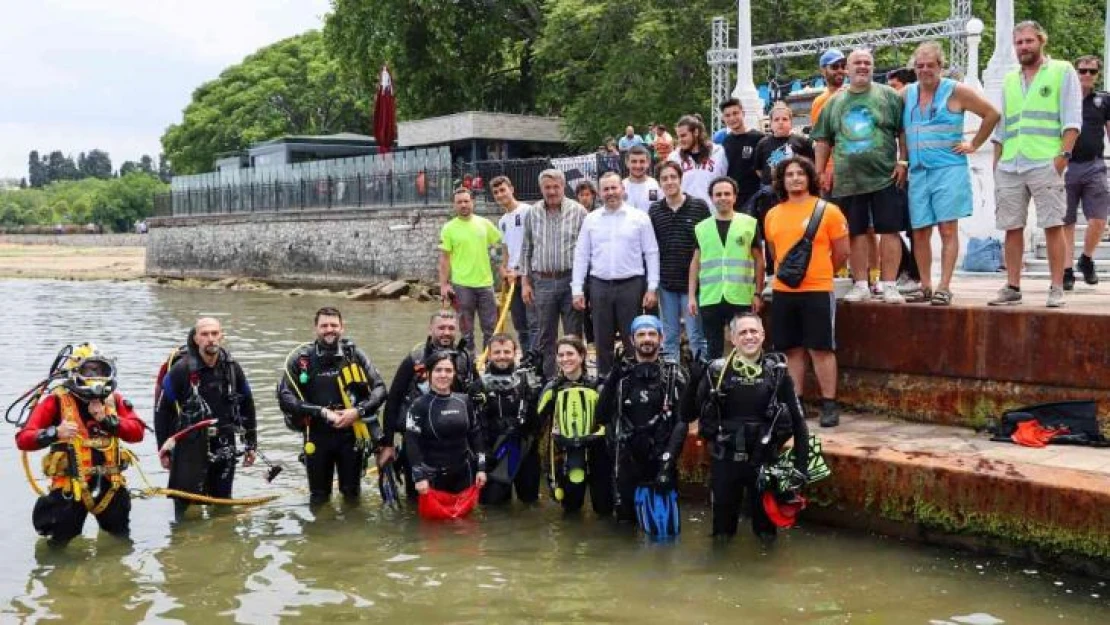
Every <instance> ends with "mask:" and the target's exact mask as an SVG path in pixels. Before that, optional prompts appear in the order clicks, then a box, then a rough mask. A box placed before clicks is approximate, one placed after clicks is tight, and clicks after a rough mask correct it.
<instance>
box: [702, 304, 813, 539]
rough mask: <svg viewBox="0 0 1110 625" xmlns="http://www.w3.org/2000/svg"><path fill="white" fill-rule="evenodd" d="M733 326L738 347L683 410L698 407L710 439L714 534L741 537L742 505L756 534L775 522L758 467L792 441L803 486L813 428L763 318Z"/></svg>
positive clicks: (795, 479) (741, 319)
mask: <svg viewBox="0 0 1110 625" xmlns="http://www.w3.org/2000/svg"><path fill="white" fill-rule="evenodd" d="M729 331H730V340H731V341H732V344H733V345H734V346H735V347H734V348H733V350H732V352H730V353H729V355H728V356H727V357H725V358H719V359H717V360H714V361H713V362H711V363H709V365H708V366H707V367H706V368H705V371H704V372H703V374H702V375H701V380H700V382H699V383H698V387H697V389H698V390H697V393H696V396H695V397H694V398H693V402H692V403H691V404H689V405H687V406H685V407H684V409H686V410H699V411H700V419H699V420H698V434H699V435H700V436H701V437H702V438H704V439H706V440H707V442H708V443H709V454H710V457H711V462H710V472H709V488H710V491H711V494H712V507H713V535H714V536H734V535H735V534H736V529H737V526H738V524H739V519H740V507H741V503H742V502H743V501H745V500H747V502H748V504H749V506H750V509H751V510H750V514H751V517H752V531H754V532H755V534H756V535H757V536H759V537H760V538H765V539H771V538H774V536H775V532H776V525H775V524H774V523H773V522H772V521H771V519H770V518H769V517H768V515H767V513H766V511H765V510H764V503H763V489H762V488H761V487H760V486H761V485H760V484H759V474H760V469H761V468H765V467H766V468H769V467H770V466H771V465H773V464H774V463H775V462H776V461H777V460H778V456H779V453H780V452H781V450H782V448H783V445H784V444H785V443H786V441H788V440H790V439H791V438H793V439H794V450H795V453H794V472H793V473H792V474H791V476H790V479H791V481H792V483H793V487H794V490H796V489H797V488H800V487H801V486H803V485H804V484H805V482H806V480H807V476H806V467H807V461H808V458H809V430H808V429H807V428H806V422H805V415H804V413H803V412H802V405H801V402H800V401H799V399H798V396H797V394H796V393H795V392H794V382H793V381H792V380H791V379H790V374H789V373H788V372H787V370H786V357H785V356H783V355H782V354H779V353H777V352H770V353H764V352H763V339H764V332H763V322H762V321H761V320H760V318H759V317H758V316H757V315H755V314H752V313H745V314H743V315H739V316H737V317H735V318H733V319H732V321H731V322H730V323H729ZM690 399H691V397H690V395H688V396H687V400H688V401H689V400H690ZM687 414H691V413H687Z"/></svg>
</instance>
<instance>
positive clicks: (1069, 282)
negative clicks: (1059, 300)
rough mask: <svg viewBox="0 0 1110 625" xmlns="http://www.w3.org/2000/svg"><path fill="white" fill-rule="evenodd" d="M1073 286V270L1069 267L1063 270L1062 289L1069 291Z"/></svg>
mask: <svg viewBox="0 0 1110 625" xmlns="http://www.w3.org/2000/svg"><path fill="white" fill-rule="evenodd" d="M1074 288H1075V271H1074V270H1072V268H1071V267H1068V268H1067V269H1065V270H1064V290H1065V291H1070V290H1072V289H1074Z"/></svg>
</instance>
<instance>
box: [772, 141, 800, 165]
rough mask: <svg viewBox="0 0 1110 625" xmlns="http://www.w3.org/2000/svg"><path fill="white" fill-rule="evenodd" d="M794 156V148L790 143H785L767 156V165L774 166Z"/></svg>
mask: <svg viewBox="0 0 1110 625" xmlns="http://www.w3.org/2000/svg"><path fill="white" fill-rule="evenodd" d="M792 156H794V150H793V148H791V147H790V144H789V143H784V144H782V145H781V146H779V147H778V149H776V150H775V151H774V152H771V155H770V156H768V157H767V165H768V166H770V167H774V166H775V165H778V164H779V163H781V162H783V161H785V160H786V159H788V158H790V157H792Z"/></svg>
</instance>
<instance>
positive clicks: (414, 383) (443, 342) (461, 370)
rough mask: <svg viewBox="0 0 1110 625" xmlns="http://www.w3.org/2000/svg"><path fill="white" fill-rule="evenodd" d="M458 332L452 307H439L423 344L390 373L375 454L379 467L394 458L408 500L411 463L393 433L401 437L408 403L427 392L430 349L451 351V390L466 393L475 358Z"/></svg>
mask: <svg viewBox="0 0 1110 625" xmlns="http://www.w3.org/2000/svg"><path fill="white" fill-rule="evenodd" d="M458 333H459V322H458V319H457V317H456V316H455V313H454V312H453V311H451V310H439V311H436V312H435V313H434V314H432V318H431V320H430V321H429V323H428V337H427V338H426V339H425V340H424V342H423V343H417V344H416V345H415V346H414V347H413V348H412V351H411V352H410V353H409V355H407V356H405V358H404V359H403V360H401V364H400V365H398V366H397V372H396V373H394V374H393V381H392V382H390V384H389V396H388V398H387V399H386V402H385V417H384V418H383V419H382V422H383V429H384V441H383V443H382V444H383V447H382V450H381V453H379V454H378V467H379V470H381V469H384V468H386V467H387V466H388V465H389V464H390V463H391V462H392V461H393V460H396V461H397V468H398V469H400V473H401V477H402V479H403V480H404V482H405V493H406V494H407V495H408V497H409V498H410V499H412V498H415V497H416V489H415V488H414V485H415V482H414V481H413V479H412V468H411V463H410V462H409V461H408V454H407V453H405V448H404V445H403V442H404V441H403V438H402V445H401V447H400V449H399V450H395V449H394V444H395V441H394V438H395V437H396V436H395V435H396V434H401V435H402V436H403V434H404V432H405V415H406V414H407V413H408V409H409V406H411V405H412V402H413V401H415V400H416V399H417V398H418V397H420V396H421V395H423V394H425V393H427V392H428V367H427V363H426V362H425V361H426V360H427V359H428V357H429V356H431V355H432V353H433V352H436V351H445V352H450V353H452V358H453V362H454V364H455V382H454V383H453V384H452V386H451V390H452V391H454V392H456V393H465V392H467V390H468V388H469V387H470V383H471V380H474V379H475V378H476V377H477V375H478V374H477V371H476V369H475V367H474V358H473V357H472V355H471V354H470V352H469V351H467V349H466V343H465V342H463V341H459V343H458V344H456V343H455V341H456V340H457V337H458Z"/></svg>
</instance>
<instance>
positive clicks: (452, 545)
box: [0, 281, 1110, 625]
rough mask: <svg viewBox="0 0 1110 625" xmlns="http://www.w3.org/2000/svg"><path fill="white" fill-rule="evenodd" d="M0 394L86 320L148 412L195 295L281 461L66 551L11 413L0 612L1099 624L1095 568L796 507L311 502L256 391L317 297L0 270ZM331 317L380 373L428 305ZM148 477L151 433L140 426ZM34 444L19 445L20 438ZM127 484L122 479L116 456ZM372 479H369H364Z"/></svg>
mask: <svg viewBox="0 0 1110 625" xmlns="http://www.w3.org/2000/svg"><path fill="white" fill-rule="evenodd" d="M0 288H2V289H3V291H2V292H3V294H4V302H5V304H6V305H7V315H6V320H5V321H6V322H5V323H4V324H3V325H2V326H0V349H2V351H3V353H4V354H5V355H6V358H5V363H6V364H4V365H3V375H2V376H0V398H2V399H3V403H4V404H5V405H6V404H7V402H8V401H10V400H11V398H13V397H14V396H15V395H16V394H18V393H20V392H22V391H23V390H24V389H26V388H27V387H29V386H30V385H31V384H33V383H34V382H35V381H36V380H38V379H39V378H41V377H42V376H43V375H45V373H46V368H47V367H48V366H49V364H50V362H51V360H52V359H53V357H54V354H55V352H56V351H57V349H58V348H59V347H60V346H61V345H62V344H64V343H67V342H79V341H83V340H92V341H94V342H96V343H97V344H98V345H99V346H100V347H101V348H102V349H104V350H105V351H107V352H109V353H110V354H113V355H115V356H117V358H118V365H119V369H120V373H121V389H122V391H123V392H124V393H125V394H126V395H127V396H128V397H129V398H130V399H131V400H132V401H133V402H134V403H135V405H136V407H137V408H138V410H139V414H140V415H141V416H142V417H143V418H144V419H149V418H150V417H151V390H152V384H153V375H154V372H155V371H156V369H157V366H158V364H159V362H160V360H161V359H162V358H164V357H165V355H166V354H167V353H168V352H169V350H170V349H172V348H173V347H174V346H176V345H178V344H179V343H180V342H181V341H182V339H183V337H184V335H185V332H186V331H187V329H188V327H189V326H190V324H191V323H192V320H193V319H194V318H195V316H196V315H198V314H206V315H215V316H218V317H220V318H221V319H222V320H223V321H224V328H225V331H226V332H227V333H228V335H229V340H228V346H229V347H230V348H231V350H232V351H233V352H234V354H235V356H236V357H237V358H238V359H239V361H240V362H241V363H242V364H243V366H244V368H245V369H246V371H247V374H248V376H249V377H250V381H251V383H252V385H253V386H254V388H255V389H256V395H257V397H258V400H259V404H260V430H261V433H260V439H261V441H262V445H263V448H264V451H265V452H266V454H267V455H268V456H269V457H270V459H271V460H274V461H277V462H280V463H282V464H284V465H285V467H286V470H285V472H284V473H283V474H282V475H281V476H280V477H279V478H278V479H277V480H276V481H275V483H274V484H272V485H269V484H266V483H265V481H264V480H263V474H264V471H265V470H264V468H261V467H259V468H254V469H247V470H242V471H241V473H240V476H239V479H238V480H237V481H236V491H237V495H240V496H243V495H251V494H261V493H273V492H279V493H281V494H282V497H281V499H279V500H277V501H275V502H273V503H272V504H270V505H268V506H266V507H262V508H256V509H250V510H244V511H238V512H236V511H228V510H227V509H222V510H221V511H220V512H219V513H217V514H213V515H211V516H207V517H205V516H201V515H199V514H198V515H197V516H194V517H193V518H191V519H189V520H187V521H186V522H184V523H183V524H180V525H175V524H174V523H173V522H172V517H173V514H172V504H171V503H169V502H168V501H167V500H165V499H153V500H136V501H135V502H134V507H133V510H132V528H133V530H132V538H133V542H131V543H124V542H122V541H119V540H117V539H115V538H113V537H111V536H104V537H98V536H97V533H96V529H95V528H96V524H95V522H93V521H92V520H91V519H90V521H89V523H88V524H87V525H86V532H85V535H84V537H81V538H78V539H77V540H75V541H74V542H73V543H71V544H70V546H69V547H68V548H67V549H66V550H65V551H60V552H59V551H54V550H51V549H47V548H46V546H45V544H44V543H43V542H42V541H41V540H40V539H39V538H38V537H37V536H36V534H35V533H34V531H33V529H32V528H31V523H30V514H31V508H32V505H33V503H34V496H33V494H32V493H31V491H30V489H29V488H28V485H27V484H26V483H25V481H24V479H23V477H22V474H21V472H20V469H19V466H18V455H17V453H16V451H15V449H14V442H13V439H12V436H11V434H12V433H13V430H12V429H11V428H10V427H8V428H7V430H6V431H4V432H3V435H2V436H0V498H2V499H3V501H4V502H6V505H5V506H4V507H5V515H4V525H3V527H4V531H3V532H2V533H0V554H3V556H2V557H3V563H2V564H0V622H4V623H7V622H38V621H41V620H47V619H63V622H74V623H134V622H185V623H205V624H206V625H208V624H214V623H233V622H243V623H273V622H278V621H282V622H322V621H326V620H332V621H353V620H355V619H361V620H380V619H383V618H387V617H393V616H398V617H403V618H404V619H405V622H412V623H438V622H454V623H476V622H480V623H518V622H541V621H542V622H571V621H601V622H618V623H812V624H834V623H898V624H902V623H922V624H928V623H980V624H986V623H1002V622H1005V623H1030V624H1044V623H1059V622H1068V623H1099V624H1103V623H1107V622H1110V604H1108V599H1110V588H1108V587H1106V586H1105V584H1104V583H1100V582H1097V581H1092V580H1083V579H1075V578H1069V577H1065V576H1060V575H1055V574H1052V573H1050V572H1048V571H1043V570H1035V567H1032V566H1028V565H1022V564H1020V563H1012V562H1007V561H1004V560H998V559H990V558H980V557H971V556H967V555H964V554H958V553H954V552H951V551H946V550H938V549H931V548H924V547H919V546H915V545H908V544H904V543H900V542H897V541H892V540H887V539H883V538H878V537H871V536H862V535H858V534H852V533H842V532H838V531H835V530H830V529H826V528H819V527H811V526H805V527H801V528H797V529H794V530H792V531H790V532H789V533H787V534H786V535H785V536H783V537H782V539H781V540H780V541H779V543H778V544H777V545H776V546H775V547H774V548H773V549H771V550H770V551H765V550H763V549H761V548H760V547H759V546H757V544H756V543H755V541H754V540H753V539H752V538H751V536H750V534H742V535H741V536H740V537H739V538H738V539H737V540H736V541H734V542H733V543H731V544H725V545H720V544H714V543H713V542H711V541H710V540H709V539H708V538H706V536H705V534H706V530H707V522H706V521H707V519H706V511H705V509H704V508H700V507H698V506H695V505H687V506H685V508H684V513H685V517H686V519H685V531H684V532H683V535H682V537H681V539H680V540H679V541H678V542H677V543H676V544H668V545H653V544H647V543H645V542H643V541H642V540H640V539H638V538H636V537H635V536H633V535H632V533H631V532H627V531H622V530H620V529H617V528H614V527H612V526H611V525H610V524H609V523H607V522H602V521H599V520H597V519H595V518H592V517H591V516H589V515H586V516H585V518H583V519H572V520H564V519H563V518H562V515H561V514H560V512H559V511H558V509H557V508H555V507H554V506H552V505H546V504H545V505H541V506H539V507H537V508H526V507H523V506H519V505H517V506H515V507H513V508H512V509H508V510H490V511H479V512H478V513H477V514H476V515H475V517H474V518H473V519H471V520H468V521H466V522H462V523H458V524H452V525H436V526H433V525H427V524H422V523H421V522H420V521H419V520H418V519H416V518H414V513H413V512H412V511H400V512H394V511H389V510H383V509H382V507H381V505H380V501H379V499H378V496H377V490H376V488H373V487H370V488H367V489H366V490H365V491H364V496H363V498H362V502H361V505H360V506H357V507H353V508H347V507H344V506H342V505H340V504H338V503H337V504H336V505H335V506H333V507H331V508H324V509H323V510H322V511H321V512H320V513H319V514H317V515H313V513H311V512H310V511H309V510H308V507H307V503H306V502H307V494H306V492H305V490H304V488H303V485H304V472H303V470H302V468H301V466H300V465H299V464H298V463H297V462H296V454H297V453H298V450H299V438H298V436H297V435H294V434H293V433H291V432H288V431H287V430H285V428H284V426H283V424H282V420H281V416H280V415H279V414H278V412H277V408H276V402H275V401H274V398H273V392H272V389H273V387H274V384H275V382H276V379H277V375H276V372H277V370H278V368H279V367H280V365H281V362H282V360H283V359H284V357H285V355H286V354H287V353H288V352H289V350H290V349H292V348H293V347H294V346H295V345H297V344H299V343H300V342H302V341H304V340H307V339H308V338H310V337H311V325H312V319H311V316H312V313H313V311H314V310H315V309H316V308H317V307H319V306H321V305H324V304H325V303H335V302H333V301H330V300H328V299H326V298H318V297H299V298H291V297H286V296H282V295H280V294H271V293H232V292H223V291H209V290H197V291H183V290H171V289H164V288H160V287H156V286H150V285H143V284H131V283H118V284H115V283H66V282H42V281H9V282H0ZM338 304H339V305H340V306H341V308H342V310H343V312H344V313H345V315H346V316H347V318H348V324H349V334H350V335H351V336H352V337H353V338H354V339H355V340H356V341H357V342H358V344H359V345H361V346H362V347H363V348H365V349H367V351H368V352H369V353H370V356H371V358H372V359H373V360H374V361H375V362H376V363H378V365H379V367H380V368H381V369H382V370H383V374H384V375H385V376H386V377H387V380H388V378H390V377H392V373H393V368H394V367H395V366H396V363H397V362H399V361H400V359H401V358H402V357H403V355H404V354H405V353H407V351H408V350H409V349H410V348H411V347H412V345H413V344H414V343H416V342H417V341H419V340H420V339H421V337H422V335H423V329H424V326H425V319H426V312H427V311H430V310H431V308H430V307H429V306H427V305H415V304H401V303H392V302H390V303H348V302H345V301H339V302H338ZM136 451H138V452H139V454H140V456H141V457H142V466H143V468H144V470H146V472H147V474H148V475H150V476H151V479H152V480H154V481H155V482H157V483H158V484H159V485H161V484H162V483H164V481H165V477H166V476H165V473H164V472H163V471H161V470H160V469H159V468H158V467H157V462H156V458H155V453H154V452H155V449H154V443H153V442H152V441H151V440H150V439H148V440H146V441H144V442H143V443H142V444H140V445H138V446H137V449H136ZM35 460H36V461H37V456H36V458H35ZM129 477H130V480H131V484H132V486H137V485H140V484H141V482H140V480H139V478H138V475H137V474H136V472H135V471H134V470H132V471H131V472H130V475H129ZM368 485H369V482H368Z"/></svg>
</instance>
